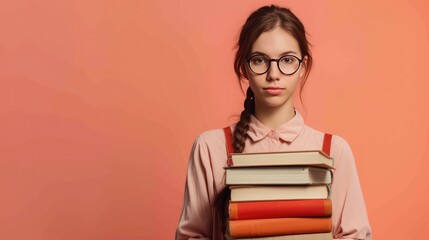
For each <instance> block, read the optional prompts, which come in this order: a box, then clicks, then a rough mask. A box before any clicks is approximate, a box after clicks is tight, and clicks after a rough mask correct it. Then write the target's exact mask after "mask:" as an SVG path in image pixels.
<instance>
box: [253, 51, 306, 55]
mask: <svg viewBox="0 0 429 240" xmlns="http://www.w3.org/2000/svg"><path fill="white" fill-rule="evenodd" d="M291 53H294V54H296V55H298V53H296V52H294V51H286V52H283V53H281V54H280V55H279V56H283V55H287V54H291ZM257 54H262V55H265V56H268V54H266V53H263V52H259V51H255V52H252V53H251V54H250V55H257Z"/></svg>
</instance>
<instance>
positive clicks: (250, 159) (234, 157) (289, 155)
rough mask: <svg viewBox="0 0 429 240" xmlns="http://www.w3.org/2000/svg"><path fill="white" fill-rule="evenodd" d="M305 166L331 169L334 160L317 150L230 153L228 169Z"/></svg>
mask: <svg viewBox="0 0 429 240" xmlns="http://www.w3.org/2000/svg"><path fill="white" fill-rule="evenodd" d="M293 165H306V166H314V167H323V168H333V166H334V160H333V159H332V158H330V157H329V156H327V155H326V154H325V153H323V152H322V151H319V150H313V151H312V150H309V151H289V152H263V153H231V161H229V167H251V166H293Z"/></svg>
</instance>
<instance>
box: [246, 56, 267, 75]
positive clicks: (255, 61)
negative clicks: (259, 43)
mask: <svg viewBox="0 0 429 240" xmlns="http://www.w3.org/2000/svg"><path fill="white" fill-rule="evenodd" d="M269 66H270V65H269V60H268V59H267V58H266V57H263V56H253V57H251V58H250V59H249V67H250V69H251V70H252V72H254V73H256V74H262V73H265V72H266V71H267V70H268V67H269Z"/></svg>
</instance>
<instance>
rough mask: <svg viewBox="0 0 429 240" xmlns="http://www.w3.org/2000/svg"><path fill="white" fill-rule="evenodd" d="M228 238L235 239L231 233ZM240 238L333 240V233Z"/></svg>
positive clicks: (256, 239) (260, 239)
mask: <svg viewBox="0 0 429 240" xmlns="http://www.w3.org/2000/svg"><path fill="white" fill-rule="evenodd" d="M225 237H226V239H228V240H234V238H232V237H231V236H229V234H228V233H227V234H225ZM240 240H332V233H330V232H329V233H309V234H291V235H281V236H270V237H258V238H240Z"/></svg>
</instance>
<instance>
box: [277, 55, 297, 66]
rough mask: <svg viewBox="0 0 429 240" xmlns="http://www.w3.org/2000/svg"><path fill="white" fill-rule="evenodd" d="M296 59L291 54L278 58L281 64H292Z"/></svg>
mask: <svg viewBox="0 0 429 240" xmlns="http://www.w3.org/2000/svg"><path fill="white" fill-rule="evenodd" d="M296 61H297V59H296V58H295V57H293V56H284V57H282V58H281V59H280V62H281V63H283V64H293V63H295V62H296Z"/></svg>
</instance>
